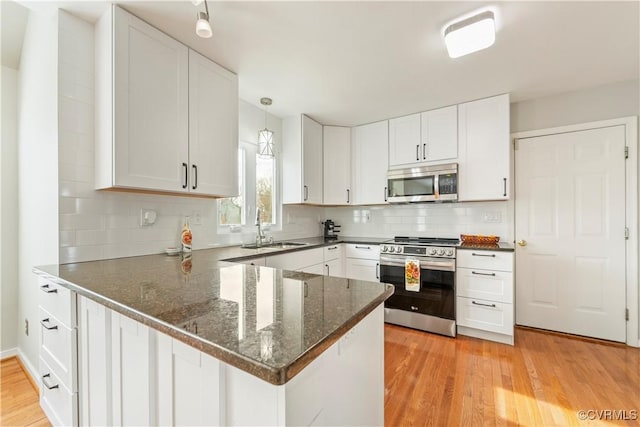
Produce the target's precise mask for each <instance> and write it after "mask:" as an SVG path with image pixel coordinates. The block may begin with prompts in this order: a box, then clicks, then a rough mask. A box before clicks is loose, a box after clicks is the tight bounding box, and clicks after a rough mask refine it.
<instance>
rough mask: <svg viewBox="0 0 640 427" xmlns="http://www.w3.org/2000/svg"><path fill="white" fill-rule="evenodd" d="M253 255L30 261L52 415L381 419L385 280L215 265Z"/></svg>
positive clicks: (332, 421) (165, 419) (149, 421)
mask: <svg viewBox="0 0 640 427" xmlns="http://www.w3.org/2000/svg"><path fill="white" fill-rule="evenodd" d="M265 252H267V253H274V252H278V253H281V252H286V251H282V250H280V251H273V250H265V249H257V250H249V249H243V248H239V247H234V248H218V249H207V250H200V251H195V252H193V253H192V254H190V256H189V257H187V258H184V257H183V256H176V257H169V256H166V255H149V256H141V257H132V258H121V259H112V260H102V261H92V262H84V263H74V264H65V265H54V266H45V267H37V268H36V269H34V272H35V273H36V274H37V275H38V276H39V285H40V287H41V290H42V291H43V292H41V293H40V294H41V301H40V310H41V313H42V317H43V322H42V340H41V342H42V346H41V351H40V354H41V358H40V371H41V372H40V374H41V376H43V377H44V378H43V383H44V384H45V387H43V393H44V396H43V399H41V402H42V406H43V408H44V409H45V411H46V412H47V415H48V416H49V418H50V419H51V420H52V422H53V423H54V424H57V423H60V424H74V425H77V424H81V425H96V424H106V425H109V424H112V425H113V424H140V425H143V424H146V425H154V424H163V425H164V424H174V425H175V424H200V425H205V424H206V425H248V424H252V425H257V424H259V425H345V424H361V425H382V424H383V423H384V409H383V408H384V402H383V396H384V365H383V364H384V337H383V308H382V304H383V302H384V300H385V299H386V298H388V297H389V296H390V295H391V294H392V292H393V290H392V289H393V287H392V286H391V285H385V284H381V283H374V282H366V281H360V280H353V279H344V278H337V277H327V276H319V275H314V274H307V273H301V272H292V271H287V270H280V269H275V268H270V267H263V266H253V265H248V264H239V263H235V262H226V261H224V260H225V259H231V258H233V259H236V258H238V257H248V256H251V255H256V254H258V255H260V254H261V255H263V256H264V254H265ZM65 346H67V347H69V348H67V349H61V347H65ZM76 347H77V363H76V358H75V356H74V354H75V350H74V349H75V348H76ZM56 352H58V353H61V354H62V355H63V356H59V354H56ZM65 355H66V356H65ZM65 359H68V362H67V361H66V360H65ZM76 365H77V369H76V368H75V366H76ZM50 386H51V388H49V387H50ZM56 386H57V387H56Z"/></svg>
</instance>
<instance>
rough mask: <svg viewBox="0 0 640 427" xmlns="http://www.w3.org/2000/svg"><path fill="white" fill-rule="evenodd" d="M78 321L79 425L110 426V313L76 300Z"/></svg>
mask: <svg viewBox="0 0 640 427" xmlns="http://www.w3.org/2000/svg"><path fill="white" fill-rule="evenodd" d="M78 318H79V326H78V332H79V346H78V353H79V355H78V359H79V362H78V365H79V366H78V370H79V372H80V375H79V376H80V385H79V386H80V391H79V393H78V397H79V400H80V402H79V406H80V425H83V426H108V425H113V422H112V406H113V405H112V400H111V398H112V396H111V394H110V387H109V384H111V353H110V352H109V348H110V340H111V311H110V310H109V309H108V308H106V307H105V306H103V305H102V304H98V303H96V302H94V301H91V300H90V299H87V298H84V297H78Z"/></svg>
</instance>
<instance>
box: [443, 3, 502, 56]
mask: <svg viewBox="0 0 640 427" xmlns="http://www.w3.org/2000/svg"><path fill="white" fill-rule="evenodd" d="M495 40H496V27H495V19H494V16H493V12H491V11H485V12H482V13H479V14H477V15H474V16H471V17H469V18H466V19H463V20H461V21H458V22H454V23H453V24H450V25H449V26H447V28H445V30H444V42H445V44H446V45H447V50H448V51H449V56H450V57H451V58H458V57H460V56H464V55H467V54H469V53H472V52H477V51H479V50H482V49H486V48H488V47H489V46H491V45H492V44H493V43H494V42H495Z"/></svg>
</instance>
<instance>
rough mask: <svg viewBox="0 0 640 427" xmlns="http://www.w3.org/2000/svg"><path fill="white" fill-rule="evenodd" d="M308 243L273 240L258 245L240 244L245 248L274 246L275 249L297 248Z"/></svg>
mask: <svg viewBox="0 0 640 427" xmlns="http://www.w3.org/2000/svg"><path fill="white" fill-rule="evenodd" d="M307 245H308V243H299V242H273V243H264V244H262V245H260V246H258V245H256V244H255V243H252V244H249V245H242V247H243V248H245V249H259V248H275V249H290V248H297V247H300V246H307Z"/></svg>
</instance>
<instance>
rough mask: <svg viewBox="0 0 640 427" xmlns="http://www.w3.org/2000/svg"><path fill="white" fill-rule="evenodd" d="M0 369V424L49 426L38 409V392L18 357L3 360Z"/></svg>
mask: <svg viewBox="0 0 640 427" xmlns="http://www.w3.org/2000/svg"><path fill="white" fill-rule="evenodd" d="M0 370H1V371H2V372H1V374H0V377H1V378H2V380H1V382H0V388H2V393H1V396H2V397H1V399H2V404H1V405H0V411H1V412H0V426H51V424H50V423H49V420H47V417H46V416H45V415H44V412H42V409H40V404H39V403H38V392H37V391H36V389H35V388H34V387H33V385H31V383H30V382H29V380H28V379H27V376H26V374H25V373H24V371H23V370H22V367H21V366H20V364H19V363H18V359H16V358H15V357H12V358H10V359H5V360H3V361H2V364H1V365H0Z"/></svg>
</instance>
